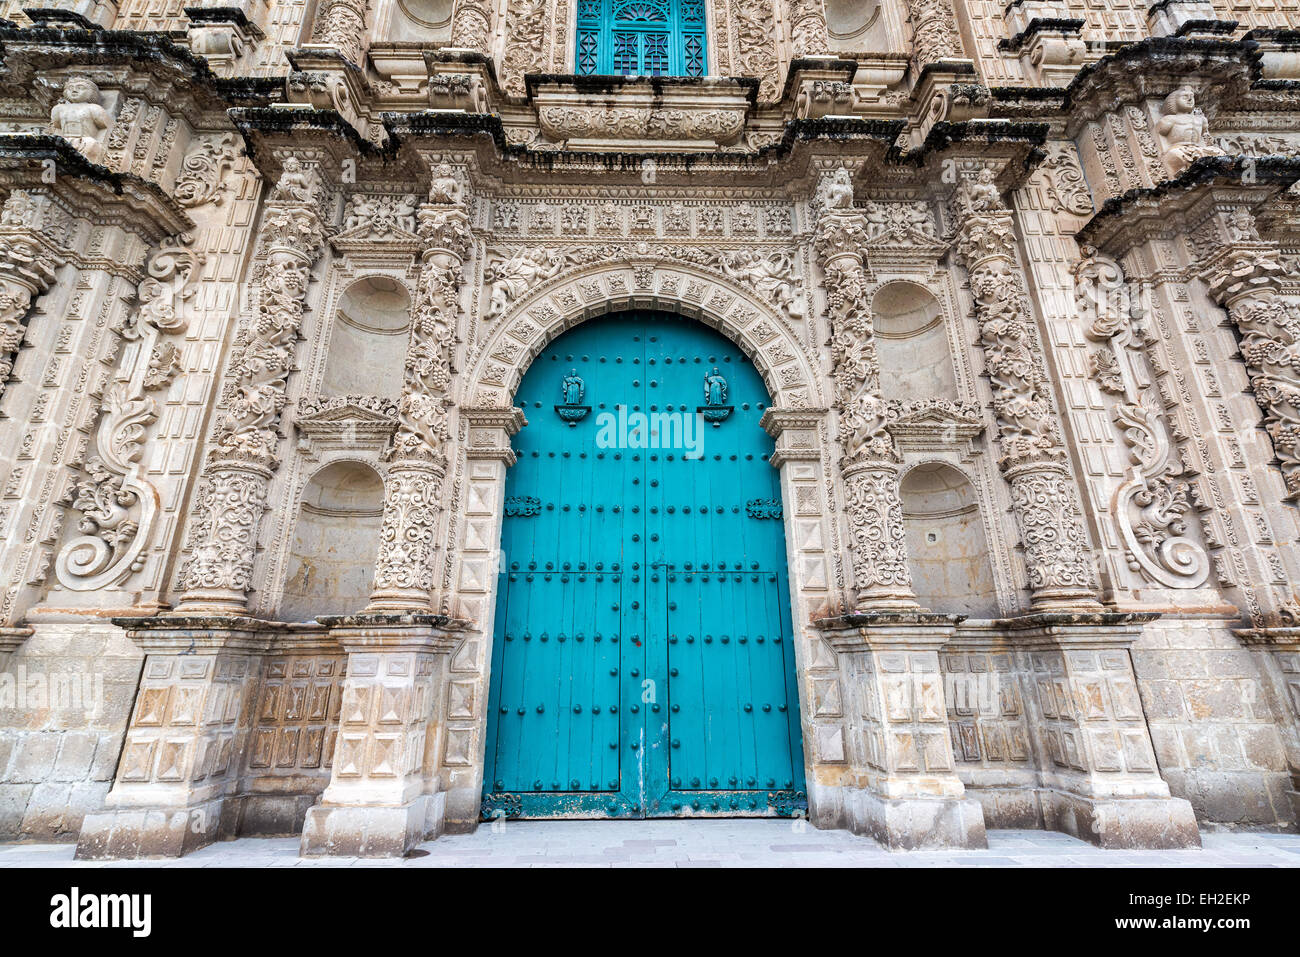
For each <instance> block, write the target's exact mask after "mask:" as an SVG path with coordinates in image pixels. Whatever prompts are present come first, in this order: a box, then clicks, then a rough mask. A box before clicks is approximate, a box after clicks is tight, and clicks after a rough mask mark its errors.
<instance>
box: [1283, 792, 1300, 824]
mask: <svg viewBox="0 0 1300 957" xmlns="http://www.w3.org/2000/svg"><path fill="white" fill-rule="evenodd" d="M1286 796H1287V799H1288V800H1289V801H1290V802H1291V816H1292V817H1293V818H1294V819H1295V822H1296V824H1300V791H1287V792H1286Z"/></svg>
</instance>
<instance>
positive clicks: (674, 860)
mask: <svg viewBox="0 0 1300 957" xmlns="http://www.w3.org/2000/svg"><path fill="white" fill-rule="evenodd" d="M1201 839H1202V841H1203V842H1204V847H1202V848H1201V849H1200V850H1185V851H1103V850H1099V849H1098V848H1095V847H1093V846H1092V845H1091V844H1087V843H1085V842H1084V841H1079V840H1076V839H1074V838H1072V837H1069V836H1067V835H1065V834H1057V833H1054V832H1050V831H989V848H988V850H986V851H912V852H906V853H891V852H889V851H886V850H885V849H884V848H882V847H880V846H879V845H878V844H876V843H875V842H874V841H872V840H870V839H867V838H861V837H855V836H853V835H852V834H849V833H848V832H847V831H818V830H815V829H813V828H811V827H808V826H807V825H806V824H805V823H804V822H797V823H796V822H790V821H773V820H752V819H751V820H744V819H740V820H721V821H718V820H712V821H519V822H510V823H507V824H505V825H503V826H502V825H498V827H497V829H496V830H493V829H492V828H491V827H489V826H486V825H485V826H483V827H480V828H479V829H478V831H477V832H476V833H474V834H456V835H448V836H446V837H443V838H440V839H439V840H437V841H430V842H428V843H426V844H423V845H421V847H420V850H421V851H426V852H427V854H422V855H420V856H416V857H411V858H407V859H405V860H396V861H392V860H390V861H360V860H357V859H356V858H331V859H313V860H304V859H302V858H300V857H298V841H297V839H296V838H269V839H267V838H264V839H257V838H241V839H240V840H238V841H225V842H222V843H220V844H215V845H212V846H210V847H206V848H203V849H202V850H200V851H197V852H195V853H194V854H191V855H189V856H188V857H184V858H181V859H180V860H165V861H152V862H136V861H130V862H102V861H94V862H78V861H74V860H73V857H72V855H73V850H74V848H73V845H71V844H0V868H3V867H24V866H26V867H33V866H34V867H67V866H70V865H75V866H78V867H116V866H123V865H125V866H139V865H140V864H141V863H146V864H153V865H157V866H161V867H339V866H366V865H376V866H382V867H556V866H559V867H765V866H766V867H771V866H778V867H783V866H794V867H947V866H952V865H965V866H985V867H1016V866H1022V865H1031V866H1038V867H1044V866H1046V867H1300V834H1273V833H1256V832H1247V833H1241V832H1237V833H1226V832H1203V833H1202V835H1201Z"/></svg>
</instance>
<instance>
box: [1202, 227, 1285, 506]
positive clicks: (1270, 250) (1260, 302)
mask: <svg viewBox="0 0 1300 957" xmlns="http://www.w3.org/2000/svg"><path fill="white" fill-rule="evenodd" d="M1218 225H1220V226H1222V227H1223V231H1224V233H1225V236H1226V237H1227V238H1228V240H1229V241H1228V242H1226V243H1223V244H1222V245H1221V246H1220V247H1219V249H1218V251H1217V252H1216V254H1215V255H1214V256H1213V257H1211V259H1210V261H1209V262H1208V264H1207V266H1206V268H1205V270H1204V272H1203V275H1204V277H1205V281H1206V282H1207V283H1208V284H1209V291H1210V295H1211V296H1212V297H1214V299H1215V301H1216V302H1218V303H1219V304H1220V305H1222V306H1223V307H1224V308H1225V309H1226V310H1227V311H1228V316H1229V317H1230V318H1231V319H1232V321H1233V323H1235V324H1236V326H1237V328H1238V330H1239V331H1240V332H1241V357H1242V360H1243V361H1244V362H1245V364H1246V372H1247V374H1248V375H1249V376H1250V384H1251V388H1252V390H1253V391H1254V393H1255V401H1256V402H1258V403H1259V407H1260V409H1261V410H1262V411H1263V413H1264V428H1265V430H1266V431H1267V432H1268V434H1269V436H1270V437H1271V438H1272V440H1273V450H1274V452H1275V453H1276V454H1277V458H1278V461H1279V463H1280V468H1281V470H1282V478H1283V480H1284V481H1285V483H1286V490H1287V498H1289V499H1290V500H1291V501H1300V315H1298V314H1297V313H1296V311H1295V310H1293V309H1291V308H1288V306H1289V303H1288V302H1287V301H1286V299H1285V298H1284V296H1283V295H1282V293H1281V289H1280V287H1281V283H1282V279H1283V276H1284V273H1285V270H1284V268H1283V266H1282V263H1281V262H1280V256H1279V249H1278V247H1277V245H1276V244H1274V243H1271V242H1264V241H1261V240H1260V238H1259V234H1258V232H1257V230H1256V227H1255V223H1254V217H1253V216H1252V215H1251V214H1250V212H1249V211H1248V210H1247V209H1245V208H1244V207H1241V208H1239V209H1238V210H1237V211H1236V212H1235V213H1234V214H1232V221H1231V223H1230V224H1229V223H1219V224H1218Z"/></svg>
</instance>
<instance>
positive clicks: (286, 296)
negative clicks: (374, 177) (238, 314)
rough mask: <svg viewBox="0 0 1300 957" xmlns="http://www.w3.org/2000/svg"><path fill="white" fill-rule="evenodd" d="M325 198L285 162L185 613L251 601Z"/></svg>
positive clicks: (227, 398)
mask: <svg viewBox="0 0 1300 957" xmlns="http://www.w3.org/2000/svg"><path fill="white" fill-rule="evenodd" d="M320 192H321V185H320V181H319V178H318V175H317V173H316V171H315V170H314V169H308V168H304V167H303V165H302V164H301V163H300V162H299V161H298V159H297V158H296V157H293V156H289V157H287V158H286V159H285V160H284V171H283V173H282V174H281V176H280V180H279V183H278V184H277V185H276V187H275V189H274V191H273V192H272V193H271V198H270V200H268V202H267V205H266V213H265V217H264V219H263V221H262V229H261V233H260V235H259V237H258V243H259V251H258V262H257V264H256V265H255V267H254V275H255V276H257V277H259V279H258V290H257V291H258V294H259V295H258V299H257V303H256V308H255V311H254V313H253V315H252V316H250V317H249V318H248V319H247V320H246V322H245V324H244V326H243V327H242V328H241V329H240V332H239V335H238V338H237V339H236V341H235V354H234V357H233V359H232V360H231V363H230V367H229V369H228V370H227V373H226V384H225V388H224V389H223V390H222V395H221V400H220V402H219V403H218V419H217V425H216V429H215V432H214V435H213V443H212V446H213V447H212V450H211V451H210V452H209V453H208V462H207V467H206V470H205V476H204V478H205V480H206V489H205V491H204V492H203V494H202V495H201V497H200V499H199V502H198V505H197V508H198V526H197V531H196V534H195V536H194V540H195V542H196V544H195V546H194V554H193V556H192V557H191V559H190V561H189V563H188V564H187V565H186V567H185V569H184V571H183V572H182V575H181V586H182V588H183V589H184V593H183V596H182V599H181V603H180V607H181V608H182V609H186V610H192V609H196V608H208V609H224V610H228V611H239V610H242V609H243V608H244V607H245V605H246V603H247V592H248V589H249V587H250V586H251V583H252V582H251V579H252V574H253V556H254V552H255V550H256V546H257V532H258V527H259V525H260V524H261V521H262V514H263V512H264V511H265V510H266V495H267V488H268V485H269V482H270V479H271V476H272V474H274V472H275V470H276V469H277V468H278V467H279V464H280V460H279V457H278V455H277V454H276V447H277V446H278V444H279V441H280V434H279V423H280V411H281V410H282V409H283V408H284V405H285V402H286V401H287V399H286V396H285V387H286V383H287V380H288V377H289V372H290V371H291V370H292V369H293V363H294V346H295V345H296V343H297V339H298V330H299V327H300V326H301V325H302V316H303V312H304V310H305V309H306V297H307V284H308V280H309V275H310V271H311V266H312V263H313V262H314V261H315V259H316V258H317V256H319V255H320V252H321V250H322V248H323V242H324V239H325V231H326V230H325V224H324V222H323V221H322V220H321V216H320V209H321V199H320Z"/></svg>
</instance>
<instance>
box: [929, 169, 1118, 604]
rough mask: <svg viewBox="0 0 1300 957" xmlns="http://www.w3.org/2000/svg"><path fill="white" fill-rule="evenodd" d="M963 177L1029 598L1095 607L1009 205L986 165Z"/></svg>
mask: <svg viewBox="0 0 1300 957" xmlns="http://www.w3.org/2000/svg"><path fill="white" fill-rule="evenodd" d="M963 175H964V176H965V177H966V179H965V180H964V181H963V182H962V184H961V185H960V186H959V187H958V190H957V194H956V197H955V199H954V202H953V214H954V218H955V220H956V223H957V237H956V241H955V244H954V249H955V251H956V255H957V258H958V260H959V261H960V262H961V263H962V264H963V265H964V266H965V267H966V271H967V273H968V274H969V275H970V289H971V295H972V297H973V298H974V300H975V319H976V322H977V323H978V325H979V330H980V343H981V345H982V346H983V347H984V353H985V361H986V363H987V366H988V372H989V380H990V383H991V385H992V388H993V408H994V412H995V414H996V416H997V424H998V437H999V443H1000V445H1001V452H1002V455H1001V457H1000V458H999V459H998V466H999V468H1000V469H1001V470H1002V474H1003V475H1004V476H1005V478H1006V480H1007V482H1008V483H1009V484H1010V486H1011V507H1012V511H1013V512H1014V514H1015V517H1016V525H1017V527H1018V528H1019V531H1020V540H1021V543H1022V545H1023V547H1024V556H1025V571H1026V573H1027V575H1028V579H1029V590H1030V592H1031V595H1032V601H1033V604H1034V605H1035V607H1065V606H1069V607H1078V606H1080V605H1082V606H1085V607H1088V606H1095V605H1096V604H1097V598H1096V595H1097V581H1096V573H1095V570H1094V568H1093V561H1092V552H1091V549H1090V547H1089V545H1088V539H1087V535H1086V533H1085V531H1084V528H1083V518H1082V513H1081V510H1080V507H1079V498H1078V490H1077V489H1076V488H1075V487H1074V482H1073V479H1072V478H1071V475H1070V471H1069V467H1068V466H1067V465H1066V451H1065V444H1064V442H1063V441H1062V437H1061V426H1060V421H1059V419H1058V418H1057V413H1056V409H1055V408H1054V406H1053V404H1052V400H1051V396H1050V393H1049V385H1048V381H1047V371H1046V369H1045V367H1044V363H1043V357H1042V355H1041V353H1040V347H1039V345H1038V340H1037V337H1036V336H1035V334H1034V329H1033V320H1032V318H1031V317H1030V316H1029V315H1028V314H1027V311H1026V303H1027V302H1028V295H1027V293H1026V290H1025V286H1024V280H1023V279H1022V278H1021V267H1020V263H1019V262H1018V260H1017V257H1016V248H1015V236H1014V233H1013V231H1012V224H1011V211H1010V210H1009V209H1008V208H1007V207H1006V205H1005V204H1004V203H1003V202H1002V197H1001V195H1000V194H999V192H998V188H997V186H996V185H994V172H993V170H992V169H990V168H988V167H983V166H981V167H979V168H978V170H977V172H972V171H970V170H967V171H964V173H963Z"/></svg>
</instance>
